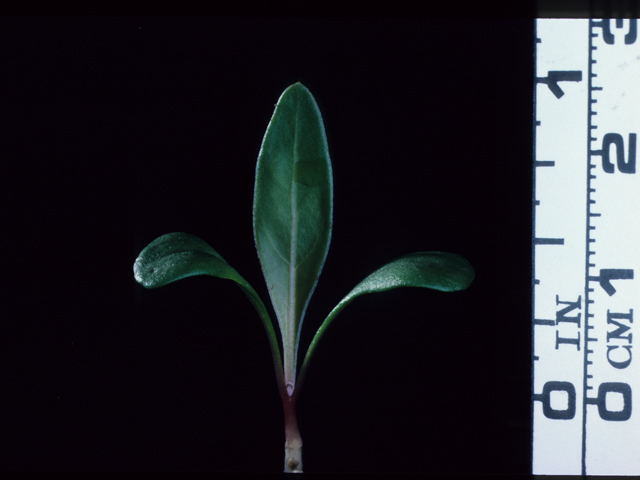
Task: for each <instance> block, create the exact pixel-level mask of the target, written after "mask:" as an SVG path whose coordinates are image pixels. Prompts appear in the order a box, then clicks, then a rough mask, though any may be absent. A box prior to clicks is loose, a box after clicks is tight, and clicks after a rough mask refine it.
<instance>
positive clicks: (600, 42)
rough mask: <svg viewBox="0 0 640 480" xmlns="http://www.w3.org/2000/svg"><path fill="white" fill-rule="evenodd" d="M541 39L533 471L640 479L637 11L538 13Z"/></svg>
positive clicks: (537, 91) (639, 46)
mask: <svg viewBox="0 0 640 480" xmlns="http://www.w3.org/2000/svg"><path fill="white" fill-rule="evenodd" d="M535 42H536V43H535V50H536V56H535V92H534V99H535V100H534V102H535V112H536V115H535V125H534V158H533V179H534V199H533V224H534V233H533V241H532V255H533V271H532V296H533V301H532V304H533V308H532V310H533V311H532V369H533V375H532V402H531V409H532V418H533V429H532V433H533V434H532V442H531V443H532V473H534V474H571V475H581V474H582V475H584V474H591V475H607V474H609V475H611V474H619V475H625V474H626V475H634V474H635V475H637V474H640V404H639V403H638V402H639V399H640V359H634V357H633V329H634V322H633V312H634V309H635V310H636V312H638V311H639V310H640V281H638V279H637V278H636V277H635V276H634V273H635V272H636V271H640V175H639V174H637V173H636V172H637V168H636V147H637V134H638V132H639V131H640V40H638V21H637V19H631V20H624V21H623V20H608V19H605V20H550V19H539V20H537V21H536V35H535ZM636 336H637V335H636Z"/></svg>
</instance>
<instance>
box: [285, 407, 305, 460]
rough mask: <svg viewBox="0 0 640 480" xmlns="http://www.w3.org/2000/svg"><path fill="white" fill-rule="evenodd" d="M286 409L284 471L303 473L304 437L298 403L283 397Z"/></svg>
mask: <svg viewBox="0 0 640 480" xmlns="http://www.w3.org/2000/svg"><path fill="white" fill-rule="evenodd" d="M282 407H283V409H284V434H285V442H284V471H285V472H286V473H302V437H300V430H299V429H298V418H297V416H296V402H295V401H294V400H292V398H291V397H289V396H283V397H282Z"/></svg>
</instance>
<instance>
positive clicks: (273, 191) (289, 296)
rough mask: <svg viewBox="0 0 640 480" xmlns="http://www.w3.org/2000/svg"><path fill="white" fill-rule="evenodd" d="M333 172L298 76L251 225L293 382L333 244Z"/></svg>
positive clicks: (272, 128) (282, 106)
mask: <svg viewBox="0 0 640 480" xmlns="http://www.w3.org/2000/svg"><path fill="white" fill-rule="evenodd" d="M332 215H333V179H332V172H331V161H330V159H329V151H328V147H327V139H326V135H325V131H324V125H323V122H322V116H321V115H320V110H319V109H318V105H317V104H316V102H315V100H314V98H313V96H312V95H311V93H310V92H309V90H307V88H306V87H305V86H304V85H302V84H301V83H296V84H294V85H291V86H290V87H289V88H287V89H286V90H285V91H284V92H283V93H282V95H281V96H280V99H279V100H278V104H277V105H276V109H275V112H274V113H273V116H272V117H271V121H270V122H269V126H268V127H267V131H266V133H265V136H264V139H263V141H262V147H261V149H260V154H259V156H258V165H257V168H256V183H255V192H254V202H253V231H254V239H255V242H256V248H257V250H258V255H259V257H260V262H261V264H262V271H263V273H264V276H265V280H266V282H267V286H268V287H269V294H270V295H271V301H272V302H273V306H274V309H275V312H276V315H277V317H278V323H279V324H280V331H281V333H282V343H283V345H284V372H285V381H286V383H287V389H288V390H289V392H291V391H292V389H293V387H294V386H295V374H296V356H297V350H298V343H299V335H300V328H301V326H302V321H303V319H304V314H305V311H306V308H307V305H308V304H309V299H310V298H311V295H312V293H313V290H314V289H315V286H316V283H317V281H318V277H319V275H320V272H321V271H322V267H323V265H324V261H325V259H326V257H327V251H328V249H329V241H330V238H331V226H332Z"/></svg>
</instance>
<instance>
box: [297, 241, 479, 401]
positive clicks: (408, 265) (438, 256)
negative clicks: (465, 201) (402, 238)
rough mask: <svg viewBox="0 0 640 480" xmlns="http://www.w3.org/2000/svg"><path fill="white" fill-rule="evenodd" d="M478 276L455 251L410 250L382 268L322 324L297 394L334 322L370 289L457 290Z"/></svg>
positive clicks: (303, 367) (311, 348)
mask: <svg viewBox="0 0 640 480" xmlns="http://www.w3.org/2000/svg"><path fill="white" fill-rule="evenodd" d="M474 278H475V271H474V269H473V267H472V266H471V264H470V263H469V262H468V261H467V260H466V259H465V258H464V257H462V256H460V255H456V254H455V253H445V252H416V253H410V254H408V255H404V256H402V257H400V258H397V259H396V260H393V261H392V262H390V263H387V264H386V265H384V266H383V267H381V268H379V269H378V270H376V271H375V272H373V273H372V274H371V275H369V276H368V277H367V278H365V279H364V280H363V281H362V282H360V283H359V284H358V285H356V287H355V288H354V289H353V290H351V292H349V294H348V295H347V296H346V297H344V298H343V299H342V300H341V301H340V303H338V305H336V307H335V308H334V309H333V310H332V311H331V313H330V314H329V315H328V316H327V318H326V319H325V320H324V322H323V323H322V325H320V328H319V329H318V331H317V332H316V334H315V336H314V337H313V340H312V341H311V344H310V345H309V349H308V350H307V354H306V355H305V358H304V362H303V363H302V367H301V368H300V377H299V378H298V385H297V389H296V392H295V393H294V396H296V397H297V395H299V391H300V388H301V387H302V382H303V381H304V378H305V376H306V373H307V369H308V366H309V361H310V360H311V358H312V357H313V353H314V351H315V349H316V348H317V345H318V342H319V340H320V339H321V338H322V336H323V335H324V333H325V332H326V330H327V327H328V326H329V325H330V324H331V322H332V321H333V320H334V319H335V318H336V316H337V315H338V314H339V313H340V312H341V311H342V310H343V309H344V308H345V307H346V306H347V305H348V304H349V303H351V301H352V300H353V299H354V298H356V297H358V296H360V295H364V294H366V293H375V292H386V291H387V290H391V289H394V288H398V287H422V288H430V289H434V290H440V291H442V292H456V291H460V290H465V289H467V288H469V286H470V285H471V282H473V279H474Z"/></svg>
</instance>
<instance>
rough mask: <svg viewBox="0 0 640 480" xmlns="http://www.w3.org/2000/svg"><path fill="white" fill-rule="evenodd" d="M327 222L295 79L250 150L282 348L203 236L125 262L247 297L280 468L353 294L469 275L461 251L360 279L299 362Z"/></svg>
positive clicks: (323, 152) (322, 177) (175, 238)
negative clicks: (262, 334) (267, 353)
mask: <svg viewBox="0 0 640 480" xmlns="http://www.w3.org/2000/svg"><path fill="white" fill-rule="evenodd" d="M332 227H333V175H332V170H331V161H330V159H329V150H328V146H327V139H326V135H325V130H324V124H323V121H322V117H321V115H320V110H319V109H318V105H317V104H316V101H315V99H314V98H313V96H312V95H311V93H310V92H309V90H308V89H307V88H306V87H305V86H304V85H302V84H301V83H295V84H293V85H291V86H290V87H288V88H287V89H286V90H285V91H284V92H283V93H282V95H281V96H280V99H279V100H278V103H277V104H276V108H275V111H274V113H273V116H272V117H271V121H270V122H269V125H268V127H267V131H266V133H265V136H264V139H263V141H262V146H261V148H260V152H259V154H258V163H257V167H256V176H255V188H254V198H253V234H254V241H255V245H256V249H257V251H258V257H259V259H260V263H261V266H262V272H263V274H264V277H265V280H266V283H267V287H268V290H269V296H270V297H271V303H272V305H273V309H274V311H275V315H276V318H277V320H278V327H279V330H280V335H281V340H282V351H281V350H280V346H279V344H278V337H277V334H276V331H275V328H274V324H273V322H272V321H271V316H270V315H269V312H268V311H267V308H266V307H265V304H264V303H263V302H262V300H261V299H260V297H259V296H258V294H257V293H256V291H255V290H254V289H253V288H252V287H251V285H249V284H248V283H247V281H246V280H245V279H244V278H242V277H241V276H240V274H239V273H238V272H237V271H236V270H235V269H234V268H232V267H231V266H230V265H229V264H228V263H227V262H226V261H225V260H224V259H223V258H222V256H221V255H220V254H219V253H218V252H217V251H215V250H214V249H213V248H212V247H211V246H210V245H209V244H208V243H206V242H205V241H204V240H201V239H200V238H198V237H195V236H193V235H190V234H188V233H181V232H178V233H170V234H167V235H163V236H161V237H159V238H157V239H156V240H154V241H153V242H151V243H150V244H149V245H148V246H147V247H145V248H144V249H143V250H142V252H141V253H140V255H139V256H138V258H137V259H136V261H135V264H134V266H133V270H134V277H135V279H136V281H137V282H138V283H140V284H141V285H143V286H144V287H146V288H158V287H162V286H164V285H167V284H169V283H171V282H175V281H176V280H180V279H182V278H186V277H191V276H194V275H211V276H213V277H218V278H223V279H227V280H232V281H234V282H236V284H237V285H238V286H239V287H240V289H241V290H242V291H243V292H244V293H245V295H246V296H247V297H248V298H249V300H250V301H251V303H252V304H253V306H254V307H255V309H256V311H257V312H258V315H259V317H260V319H261V320H262V324H263V326H264V328H265V330H266V332H267V338H268V340H269V346H270V348H271V355H272V357H273V366H274V368H275V373H276V381H277V384H278V392H279V393H280V398H281V400H282V406H283V409H284V430H285V447H284V449H285V455H284V471H285V472H302V438H301V436H300V431H299V429H298V421H297V416H296V404H297V401H298V398H299V396H300V391H301V389H302V385H303V383H304V380H305V376H306V374H307V370H308V368H309V363H310V361H311V359H312V358H313V356H314V353H315V352H316V350H317V348H318V343H319V341H320V340H321V339H322V337H323V335H324V334H325V332H326V331H327V328H328V327H329V325H331V323H332V322H333V320H334V319H335V318H336V316H337V315H338V314H339V313H340V312H341V311H342V310H343V309H344V308H345V307H346V306H347V305H348V304H349V303H351V302H352V301H353V300H354V299H355V298H357V297H359V296H361V295H365V294H368V293H375V292H384V291H387V290H391V289H394V288H398V287H423V288H431V289H434V290H440V291H443V292H453V291H459V290H464V289H466V288H468V287H469V285H470V284H471V282H472V281H473V279H474V276H475V272H474V270H473V268H472V267H471V264H470V263H469V262H468V261H467V260H465V259H464V258H463V257H461V256H460V255H456V254H453V253H445V252H417V253H410V254H408V255H404V256H402V257H400V258H397V259H396V260H394V261H392V262H390V263H387V264H386V265H384V266H382V267H381V268H379V269H377V270H376V271H374V272H373V273H371V274H370V275H369V276H368V277H366V278H365V279H364V280H363V281H362V282H360V283H359V284H358V285H356V286H355V288H354V289H353V290H351V292H349V293H348V294H347V296H346V297H344V298H343V299H342V300H341V301H340V303H338V305H336V307H335V308H334V309H333V310H332V311H331V312H330V313H329V315H328V316H327V317H326V319H325V320H324V322H323V323H322V324H321V325H320V328H319V329H318V331H317V332H316V334H315V336H314V338H313V340H312V341H311V344H310V345H309V348H308V349H307V352H306V354H305V356H304V359H303V361H302V366H301V367H300V368H298V362H297V359H298V354H299V352H298V346H299V341H300V330H301V327H302V323H303V320H304V316H305V312H306V310H307V306H308V305H309V300H310V298H311V295H312V294H313V291H314V290H315V287H316V284H317V282H318V278H319V276H320V273H321V271H322V267H323V266H324V262H325V259H326V257H327V252H328V250H329V242H330V239H331V231H332Z"/></svg>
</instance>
